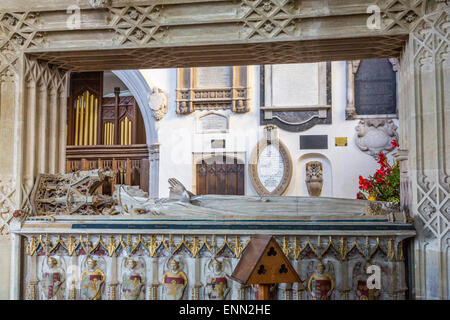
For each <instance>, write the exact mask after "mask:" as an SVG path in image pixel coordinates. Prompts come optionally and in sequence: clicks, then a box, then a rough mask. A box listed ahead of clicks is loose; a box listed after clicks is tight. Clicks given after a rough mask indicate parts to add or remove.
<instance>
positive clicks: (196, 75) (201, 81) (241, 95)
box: [176, 66, 249, 114]
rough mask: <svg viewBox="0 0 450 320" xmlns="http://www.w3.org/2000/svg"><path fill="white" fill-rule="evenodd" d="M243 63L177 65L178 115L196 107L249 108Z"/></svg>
mask: <svg viewBox="0 0 450 320" xmlns="http://www.w3.org/2000/svg"><path fill="white" fill-rule="evenodd" d="M247 73H248V70H247V67H246V66H233V67H200V68H178V69H177V89H176V104H177V110H176V112H177V114H190V113H192V112H194V111H196V110H231V111H233V112H236V113H244V112H247V111H249V103H248V102H249V95H248V88H247V78H248V74H247Z"/></svg>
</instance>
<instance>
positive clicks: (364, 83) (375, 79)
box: [345, 58, 398, 120]
mask: <svg viewBox="0 0 450 320" xmlns="http://www.w3.org/2000/svg"><path fill="white" fill-rule="evenodd" d="M397 72H398V60H397V59H396V58H390V59H369V60H352V61H347V106H346V108H345V119H346V120H355V119H368V118H374V117H376V116H380V115H382V116H383V118H386V117H388V118H396V115H397V74H396V73H397Z"/></svg>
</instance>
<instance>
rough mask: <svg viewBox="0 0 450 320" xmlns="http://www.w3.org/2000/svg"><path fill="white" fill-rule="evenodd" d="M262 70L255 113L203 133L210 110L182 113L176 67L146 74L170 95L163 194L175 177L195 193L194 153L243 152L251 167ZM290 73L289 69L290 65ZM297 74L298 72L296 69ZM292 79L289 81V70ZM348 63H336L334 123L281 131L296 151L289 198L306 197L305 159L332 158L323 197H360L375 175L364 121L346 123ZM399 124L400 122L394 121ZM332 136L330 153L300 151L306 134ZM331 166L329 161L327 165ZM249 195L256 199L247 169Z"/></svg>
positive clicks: (254, 69)
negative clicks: (359, 141) (216, 144)
mask: <svg viewBox="0 0 450 320" xmlns="http://www.w3.org/2000/svg"><path fill="white" fill-rule="evenodd" d="M259 69H260V67H259V66H249V68H248V70H249V79H248V84H249V87H250V97H251V98H250V111H249V112H247V113H245V114H234V113H232V112H231V111H219V113H221V114H224V115H227V116H229V125H230V130H229V132H228V133H209V134H198V133H197V127H196V126H197V123H196V121H197V118H198V117H199V116H201V115H204V114H205V113H206V112H207V111H202V112H200V111H196V112H194V113H192V114H190V115H182V116H180V115H177V114H176V112H175V111H176V106H175V99H176V95H175V89H176V69H158V70H141V72H142V74H143V76H144V78H145V79H146V80H147V81H148V83H149V85H150V86H157V87H159V88H161V89H163V90H164V91H166V92H167V93H168V98H169V111H168V113H167V115H166V116H165V117H164V118H163V119H162V120H161V121H158V122H157V124H156V129H157V131H158V136H159V143H160V167H159V168H160V171H159V196H160V197H166V196H168V194H169V184H168V182H167V180H168V179H169V178H171V177H175V178H177V179H178V180H180V181H181V182H182V183H183V184H184V185H185V186H186V187H187V188H189V189H193V190H194V191H195V166H194V164H193V154H194V153H202V152H204V153H209V152H212V151H214V150H215V151H216V152H220V151H224V152H239V154H240V155H242V154H244V155H245V158H246V164H248V162H249V157H250V154H251V151H252V150H253V148H254V146H255V145H256V143H257V141H258V140H259V139H261V138H262V137H263V127H262V126H260V125H259V96H260V93H259ZM285 69H287V70H288V69H289V68H287V67H285ZM292 70H293V71H295V70H296V69H295V65H293V67H292ZM286 77H289V75H288V73H287V72H286ZM346 83H347V82H346V62H345V61H338V62H333V63H332V124H329V125H316V126H314V127H312V128H310V129H309V130H306V131H304V132H299V133H293V132H288V131H284V130H282V129H279V128H278V132H279V137H280V139H281V140H282V141H283V142H284V143H285V145H286V146H287V147H288V149H289V150H290V154H291V157H292V161H293V165H294V170H293V176H292V180H291V183H290V185H289V187H288V189H287V190H286V193H285V195H291V196H294V195H296V196H300V195H306V194H307V193H305V190H306V185H305V182H304V180H305V168H304V164H305V161H303V160H302V159H318V160H320V158H324V159H328V160H329V162H327V163H324V168H325V174H324V177H325V178H326V179H327V180H328V181H325V182H324V188H323V193H322V196H333V197H340V198H355V197H356V193H357V191H358V176H359V175H362V176H364V177H366V176H368V175H369V174H373V173H375V171H376V169H377V168H378V164H377V163H376V161H375V160H374V159H373V158H372V157H371V156H369V155H367V154H365V153H363V152H362V151H360V150H359V149H358V147H357V146H356V144H355V133H356V131H355V127H356V125H357V124H358V121H359V120H351V121H349V120H345V106H346ZM394 121H395V123H396V125H398V123H397V120H394ZM303 134H306V135H319V134H326V135H328V149H327V150H300V147H299V144H300V143H299V136H300V135H303ZM335 137H347V138H348V146H347V147H335V144H334V138H335ZM211 139H226V149H224V150H223V149H210V140H211ZM325 162H326V161H325ZM245 177H246V180H245V192H246V194H247V195H256V191H255V190H254V188H253V186H252V185H251V182H250V178H249V175H248V167H247V166H246V169H245Z"/></svg>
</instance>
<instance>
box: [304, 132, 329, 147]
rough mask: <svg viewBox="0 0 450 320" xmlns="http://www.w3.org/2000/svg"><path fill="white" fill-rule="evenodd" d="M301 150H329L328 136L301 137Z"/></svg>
mask: <svg viewBox="0 0 450 320" xmlns="http://www.w3.org/2000/svg"><path fill="white" fill-rule="evenodd" d="M300 149H328V135H326V134H325V135H307V136H306V135H305V136H300Z"/></svg>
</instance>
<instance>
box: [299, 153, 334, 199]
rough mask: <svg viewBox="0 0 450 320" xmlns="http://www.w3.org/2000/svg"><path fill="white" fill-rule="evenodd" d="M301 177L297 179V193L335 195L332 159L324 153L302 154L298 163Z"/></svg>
mask: <svg viewBox="0 0 450 320" xmlns="http://www.w3.org/2000/svg"><path fill="white" fill-rule="evenodd" d="M296 167H297V168H298V171H297V172H298V173H297V174H298V175H299V179H296V189H297V195H299V196H310V197H333V173H332V166H331V162H330V160H329V159H328V158H327V157H326V156H325V155H324V154H322V153H318V152H312V153H306V154H304V155H302V156H301V157H300V158H299V159H298V160H297V163H296Z"/></svg>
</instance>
